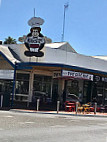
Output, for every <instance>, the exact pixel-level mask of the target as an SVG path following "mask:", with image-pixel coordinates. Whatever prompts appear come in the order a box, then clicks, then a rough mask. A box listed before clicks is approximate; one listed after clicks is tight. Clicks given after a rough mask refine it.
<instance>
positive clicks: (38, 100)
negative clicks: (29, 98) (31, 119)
mask: <svg viewBox="0 0 107 142" xmlns="http://www.w3.org/2000/svg"><path fill="white" fill-rule="evenodd" d="M39 102H40V99H37V111H39Z"/></svg>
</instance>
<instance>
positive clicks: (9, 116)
mask: <svg viewBox="0 0 107 142" xmlns="http://www.w3.org/2000/svg"><path fill="white" fill-rule="evenodd" d="M3 117H8V118H11V117H13V116H11V115H7V116H3Z"/></svg>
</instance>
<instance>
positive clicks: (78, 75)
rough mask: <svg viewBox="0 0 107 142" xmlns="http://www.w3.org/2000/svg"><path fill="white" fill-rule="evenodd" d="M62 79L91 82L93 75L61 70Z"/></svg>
mask: <svg viewBox="0 0 107 142" xmlns="http://www.w3.org/2000/svg"><path fill="white" fill-rule="evenodd" d="M62 77H71V78H79V79H86V80H91V81H93V75H91V74H86V73H82V72H74V71H67V70H62Z"/></svg>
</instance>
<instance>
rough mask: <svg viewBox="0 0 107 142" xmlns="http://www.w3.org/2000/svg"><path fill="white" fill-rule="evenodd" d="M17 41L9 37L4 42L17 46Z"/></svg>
mask: <svg viewBox="0 0 107 142" xmlns="http://www.w3.org/2000/svg"><path fill="white" fill-rule="evenodd" d="M16 43H17V42H16V39H13V38H12V37H10V36H9V37H8V38H5V41H4V44H16Z"/></svg>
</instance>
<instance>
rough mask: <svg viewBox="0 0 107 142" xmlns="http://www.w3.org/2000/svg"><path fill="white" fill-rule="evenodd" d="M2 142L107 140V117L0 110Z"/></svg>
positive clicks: (98, 141)
mask: <svg viewBox="0 0 107 142" xmlns="http://www.w3.org/2000/svg"><path fill="white" fill-rule="evenodd" d="M0 142H107V118H98V117H78V116H67V115H52V114H37V113H18V112H17V113H16V112H10V111H0Z"/></svg>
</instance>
